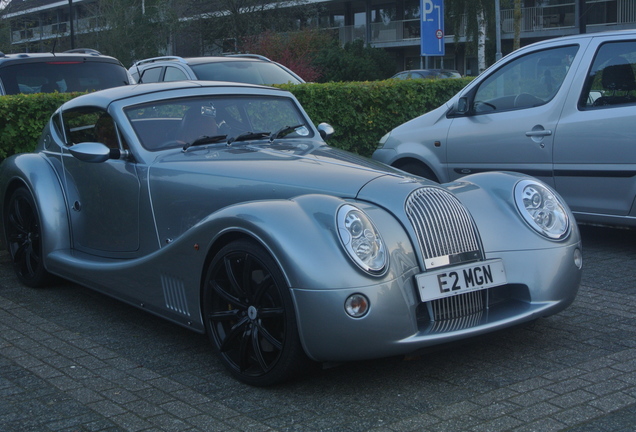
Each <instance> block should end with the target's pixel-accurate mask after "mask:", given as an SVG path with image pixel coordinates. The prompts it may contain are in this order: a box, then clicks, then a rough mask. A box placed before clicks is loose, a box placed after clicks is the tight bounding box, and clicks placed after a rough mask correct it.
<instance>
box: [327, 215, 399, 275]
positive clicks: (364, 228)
mask: <svg viewBox="0 0 636 432" xmlns="http://www.w3.org/2000/svg"><path fill="white" fill-rule="evenodd" d="M336 218H337V224H338V234H339V235H340V241H341V242H342V245H343V246H344V248H345V250H346V251H347V253H348V254H349V256H350V257H351V259H352V260H353V262H355V263H356V264H357V265H358V266H359V267H360V268H361V269H362V270H364V271H366V272H367V273H370V274H372V275H374V276H377V275H380V274H382V273H383V272H384V270H385V268H386V262H387V256H386V249H385V246H384V242H383V241H382V237H380V234H379V233H378V230H377V229H376V228H375V226H374V225H373V223H372V222H371V219H369V217H368V216H367V215H366V214H365V213H364V212H363V211H362V210H360V209H359V208H357V207H354V206H352V205H349V204H347V205H343V206H342V207H340V209H339V210H338V214H337V216H336Z"/></svg>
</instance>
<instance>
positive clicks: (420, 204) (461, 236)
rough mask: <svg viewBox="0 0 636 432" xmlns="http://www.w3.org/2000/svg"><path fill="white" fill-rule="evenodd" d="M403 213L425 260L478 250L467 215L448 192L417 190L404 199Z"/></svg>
mask: <svg viewBox="0 0 636 432" xmlns="http://www.w3.org/2000/svg"><path fill="white" fill-rule="evenodd" d="M406 213H407V215H408V218H409V220H410V222H411V224H412V225H413V229H414V230H415V233H416V234H417V240H418V242H419V246H420V249H421V251H422V256H423V257H424V259H428V258H436V257H443V256H452V255H459V254H462V253H466V252H474V251H478V250H479V241H478V238H477V233H476V232H475V229H474V225H473V221H472V218H471V216H470V214H469V213H468V211H467V210H466V208H464V206H463V205H462V204H461V203H460V202H459V200H458V199H457V198H455V197H454V196H453V195H452V194H450V193H449V192H446V191H445V190H443V189H440V188H436V187H425V188H420V189H417V190H415V191H414V192H413V193H411V195H410V196H409V197H408V199H407V200H406Z"/></svg>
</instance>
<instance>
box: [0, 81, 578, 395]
mask: <svg viewBox="0 0 636 432" xmlns="http://www.w3.org/2000/svg"><path fill="white" fill-rule="evenodd" d="M332 132H333V129H331V127H330V126H329V125H325V124H321V125H319V126H318V127H315V126H314V125H313V124H312V122H311V120H310V119H309V118H308V116H307V114H306V113H305V112H304V110H303V109H302V107H301V106H300V104H299V103H298V101H297V100H296V99H295V98H294V97H293V96H292V95H291V94H290V93H288V92H286V91H282V90H279V89H273V88H268V87H260V86H253V85H248V84H228V83H213V82H209V83H206V82H178V83H161V84H144V85H137V86H125V87H119V88H114V89H110V90H104V91H100V92H96V93H92V94H88V95H85V96H80V97H78V98H75V99H73V100H71V101H69V102H67V103H66V104H64V105H63V106H62V107H60V108H59V109H58V110H57V111H56V112H55V113H54V114H53V116H52V117H51V120H50V122H49V123H48V125H47V126H46V127H45V129H44V131H43V133H42V137H41V139H40V141H39V143H38V145H37V149H36V151H35V152H34V153H29V154H20V155H15V156H12V157H10V158H8V159H6V160H5V161H4V162H3V163H2V165H1V167H0V203H2V206H3V211H2V218H1V223H2V227H1V228H2V232H3V233H4V236H5V241H6V244H7V246H8V249H9V252H10V255H11V257H12V259H13V264H14V267H15V271H16V274H17V277H18V278H19V279H20V280H21V281H22V282H23V283H24V284H25V285H28V286H33V287H36V286H42V285H45V284H47V283H48V282H49V280H50V278H51V276H58V277H62V278H65V279H68V280H71V281H74V282H77V283H79V284H82V285H85V286H87V287H90V288H92V289H95V290H97V291H100V292H102V293H105V294H107V295H110V296H113V297H116V298H118V299H121V300H123V301H125V302H127V303H130V304H132V305H135V306H137V307H139V308H142V309H145V310H147V311H149V312H151V313H154V314H156V315H159V316H161V317H163V318H166V319H168V320H170V321H172V322H174V323H176V324H179V325H182V326H184V327H187V328H190V329H192V330H194V331H197V332H201V333H207V334H208V336H209V338H210V340H211V342H212V345H213V346H214V347H215V348H216V350H217V351H218V353H219V356H220V359H221V360H222V362H223V363H224V364H225V366H227V368H228V370H229V371H230V372H231V373H232V374H233V375H234V376H235V377H237V378H238V379H239V380H241V381H243V382H246V383H249V384H252V385H261V386H262V385H270V384H273V383H277V382H280V381H282V380H285V379H288V378H290V377H293V376H296V375H298V374H299V373H302V372H303V371H306V370H307V366H309V365H312V364H316V363H320V362H327V361H338V362H339V361H351V360H360V359H370V358H377V357H383V356H393V355H400V354H407V353H412V352H414V351H417V350H419V349H421V348H424V347H427V346H430V345H433V344H440V343H444V342H449V341H454V340H458V339H462V338H466V337H470V336H475V335H479V334H483V333H486V332H490V331H494V330H498V329H501V328H504V327H509V326H513V325H516V324H519V323H523V322H527V321H531V320H535V319H537V318H539V317H544V316H548V315H552V314H554V313H557V312H559V311H561V310H563V309H564V308H565V307H567V306H568V305H569V304H570V303H571V302H572V301H573V300H574V298H575V296H576V293H577V290H578V286H579V282H580V278H581V265H582V262H581V243H580V237H579V232H578V229H577V226H576V223H575V221H574V219H573V217H572V215H571V213H570V211H569V209H568V208H567V206H566V205H565V204H564V203H563V201H562V199H561V198H560V197H559V196H558V195H557V194H556V193H555V192H554V191H553V190H552V189H550V188H549V187H548V186H546V185H544V184H543V183H541V182H539V181H537V180H535V179H533V178H531V177H528V176H524V175H521V174H511V173H494V172H493V173H483V174H476V175H472V176H467V177H464V178H462V179H460V180H458V181H456V182H453V183H448V184H442V185H440V184H437V183H432V182H429V181H427V180H424V179H422V178H416V177H413V176H411V175H408V174H406V173H404V172H402V171H398V170H396V169H393V168H390V167H388V166H386V165H383V164H380V163H379V162H375V161H371V160H369V159H364V158H361V157H358V156H356V155H352V154H349V153H346V152H344V151H341V150H337V149H334V148H331V147H329V146H327V145H326V144H325V142H324V139H326V138H327V137H328V136H329V135H330V134H331V133H332Z"/></svg>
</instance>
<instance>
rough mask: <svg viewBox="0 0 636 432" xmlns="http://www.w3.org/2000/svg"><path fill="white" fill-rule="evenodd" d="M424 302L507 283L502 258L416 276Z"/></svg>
mask: <svg viewBox="0 0 636 432" xmlns="http://www.w3.org/2000/svg"><path fill="white" fill-rule="evenodd" d="M415 279H416V281H417V287H418V289H419V292H420V298H421V300H422V301H423V302H426V301H430V300H436V299H440V298H444V297H450V296H454V295H457V294H463V293H467V292H471V291H479V290H483V289H486V288H491V287H495V286H499V285H505V284H506V283H507V279H506V271H505V270H504V266H503V262H502V261H501V260H490V261H481V262H478V263H471V264H466V265H462V266H457V267H448V268H445V269H441V270H437V271H434V272H426V273H421V274H419V275H417V276H415Z"/></svg>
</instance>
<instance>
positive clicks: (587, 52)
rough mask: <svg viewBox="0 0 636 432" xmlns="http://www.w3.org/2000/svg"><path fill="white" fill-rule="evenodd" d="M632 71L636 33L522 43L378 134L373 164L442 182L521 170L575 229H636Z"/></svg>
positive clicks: (635, 92) (635, 101) (635, 111)
mask: <svg viewBox="0 0 636 432" xmlns="http://www.w3.org/2000/svg"><path fill="white" fill-rule="evenodd" d="M635 65H636V31H621V32H611V33H610V32H608V33H592V34H584V35H578V36H572V37H564V38H558V39H552V40H548V41H543V42H539V43H535V44H533V45H529V46H527V47H524V48H522V49H519V50H517V51H515V52H513V53H512V54H510V55H508V56H506V57H504V58H503V59H502V60H500V61H499V62H497V63H496V64H494V65H493V66H491V67H490V68H489V69H487V70H486V71H485V72H484V73H482V74H481V75H480V76H479V77H477V78H476V79H475V80H474V81H472V82H471V83H470V84H469V85H468V86H466V87H465V88H464V89H463V90H462V91H460V92H459V93H458V94H457V95H455V96H454V97H453V98H451V99H450V100H449V101H448V102H446V103H445V104H444V105H442V106H441V107H439V108H437V109H436V110H433V111H431V112H429V113H426V114H424V115H422V116H420V117H418V118H415V119H413V120H411V121H409V122H407V123H405V124H403V125H401V126H398V127H397V128H395V129H394V130H393V131H391V132H390V133H388V134H387V135H385V136H384V137H383V138H382V139H381V142H380V147H379V148H378V149H377V150H376V151H375V153H374V154H373V158H375V159H377V160H379V161H382V162H385V163H387V164H389V165H393V166H395V167H398V168H401V169H403V170H405V171H409V172H411V173H414V174H418V175H421V176H423V177H427V178H429V179H433V180H436V181H439V182H441V183H445V182H448V181H452V180H454V179H457V178H459V177H462V176H465V175H467V174H472V173H477V172H484V171H495V170H496V171H517V172H522V173H525V174H529V175H532V176H535V177H538V178H540V179H541V180H543V181H545V182H546V183H548V184H550V185H552V186H554V187H555V188H556V190H557V191H558V192H559V193H560V194H561V195H562V196H563V198H564V199H565V201H566V202H567V203H568V205H569V206H570V208H571V209H572V211H573V212H574V214H575V216H576V218H577V220H578V221H579V222H588V223H600V224H607V225H622V226H636V205H634V197H635V196H636V127H635V125H634V124H631V122H632V121H634V120H635V119H636V80H635V78H634V66H635Z"/></svg>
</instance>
